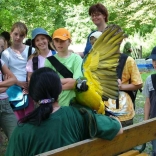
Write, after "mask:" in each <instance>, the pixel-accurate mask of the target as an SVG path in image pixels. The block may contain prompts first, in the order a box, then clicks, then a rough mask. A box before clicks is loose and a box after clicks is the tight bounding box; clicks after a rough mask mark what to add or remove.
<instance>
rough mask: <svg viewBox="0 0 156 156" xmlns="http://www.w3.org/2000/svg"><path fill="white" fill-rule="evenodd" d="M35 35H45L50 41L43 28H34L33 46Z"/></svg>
mask: <svg viewBox="0 0 156 156" xmlns="http://www.w3.org/2000/svg"><path fill="white" fill-rule="evenodd" d="M37 35H46V36H47V37H48V38H49V40H50V41H52V38H51V37H50V36H49V35H48V33H47V32H46V31H45V30H44V29H43V28H35V29H34V30H33V31H32V33H31V37H32V45H33V46H34V39H35V37H36V36H37Z"/></svg>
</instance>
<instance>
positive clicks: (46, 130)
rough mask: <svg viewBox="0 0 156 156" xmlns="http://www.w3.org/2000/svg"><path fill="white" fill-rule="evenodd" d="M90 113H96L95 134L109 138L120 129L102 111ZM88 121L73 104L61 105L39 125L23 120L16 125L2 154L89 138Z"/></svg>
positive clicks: (23, 154)
mask: <svg viewBox="0 0 156 156" xmlns="http://www.w3.org/2000/svg"><path fill="white" fill-rule="evenodd" d="M90 113H91V114H92V115H93V112H92V111H90ZM94 115H95V116H98V117H97V118H98V120H97V125H98V126H97V127H98V129H97V133H96V136H97V137H99V138H103V139H107V140H112V139H113V138H114V137H115V136H116V135H117V133H118V132H119V130H120V124H119V122H118V121H117V120H115V119H113V118H110V117H108V116H105V115H100V114H94ZM94 115H93V116H94ZM88 122H89V121H88V120H85V115H81V114H80V113H79V111H78V110H77V109H76V108H74V107H71V106H70V107H61V108H60V109H59V110H58V111H56V112H54V113H52V114H51V115H50V117H49V118H48V119H47V120H45V121H43V122H42V123H41V124H40V126H35V125H32V124H28V123H26V124H23V125H21V126H18V127H16V128H15V130H14V132H13V134H12V136H11V139H10V141H9V144H8V147H7V151H6V156H34V155H37V154H39V153H43V152H47V151H50V150H53V149H57V148H59V147H63V146H66V145H69V144H73V143H76V142H79V141H82V140H84V139H87V138H90V136H89V127H88ZM93 124H94V123H93ZM94 128H95V127H94Z"/></svg>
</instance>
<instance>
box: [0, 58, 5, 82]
mask: <svg viewBox="0 0 156 156" xmlns="http://www.w3.org/2000/svg"><path fill="white" fill-rule="evenodd" d="M0 71H1V73H2V81H4V77H3V75H4V74H3V70H2V62H1V60H0Z"/></svg>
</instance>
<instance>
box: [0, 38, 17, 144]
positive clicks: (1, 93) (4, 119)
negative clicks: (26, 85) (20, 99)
mask: <svg viewBox="0 0 156 156" xmlns="http://www.w3.org/2000/svg"><path fill="white" fill-rule="evenodd" d="M4 46H5V39H4V38H3V37H2V36H0V53H1V52H2V51H3V50H4ZM2 73H3V75H2ZM2 76H3V78H4V80H3V78H2ZM2 80H3V81H2ZM15 83H16V78H15V76H14V75H13V74H12V73H11V72H10V70H9V69H8V68H7V66H6V65H5V64H4V61H2V60H0V128H2V129H3V131H4V133H5V134H6V136H7V138H8V139H10V136H11V134H12V132H13V130H14V128H15V127H16V125H17V119H16V116H15V114H14V112H13V110H12V108H11V107H10V104H9V100H8V95H7V94H6V92H5V91H6V89H7V88H8V87H9V86H11V85H13V84H15ZM0 143H1V136H0Z"/></svg>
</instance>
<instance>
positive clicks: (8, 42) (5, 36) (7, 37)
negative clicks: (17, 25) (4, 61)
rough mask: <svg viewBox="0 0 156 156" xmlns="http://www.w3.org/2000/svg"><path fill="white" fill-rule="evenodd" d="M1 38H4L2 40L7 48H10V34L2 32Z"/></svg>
mask: <svg viewBox="0 0 156 156" xmlns="http://www.w3.org/2000/svg"><path fill="white" fill-rule="evenodd" d="M1 36H3V37H4V39H5V41H6V43H7V47H10V46H11V41H10V33H9V32H7V31H3V32H2V33H1ZM7 47H6V48H7Z"/></svg>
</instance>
